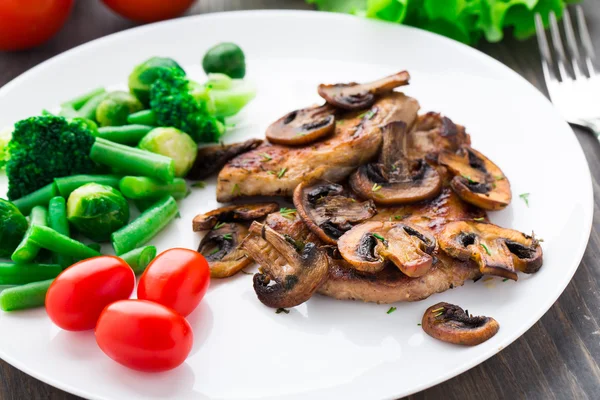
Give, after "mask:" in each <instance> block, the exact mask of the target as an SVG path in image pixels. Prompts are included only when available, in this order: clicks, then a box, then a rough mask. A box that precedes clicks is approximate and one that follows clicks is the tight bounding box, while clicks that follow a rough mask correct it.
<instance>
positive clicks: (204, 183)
mask: <svg viewBox="0 0 600 400" xmlns="http://www.w3.org/2000/svg"><path fill="white" fill-rule="evenodd" d="M192 187H195V188H200V189H204V188H205V187H206V182H203V181H198V182H195V183H192Z"/></svg>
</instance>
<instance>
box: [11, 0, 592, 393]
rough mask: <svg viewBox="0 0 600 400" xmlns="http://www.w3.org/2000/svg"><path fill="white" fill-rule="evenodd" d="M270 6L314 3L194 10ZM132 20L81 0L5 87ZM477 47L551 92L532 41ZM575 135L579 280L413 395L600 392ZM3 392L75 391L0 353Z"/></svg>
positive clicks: (204, 7) (225, 0)
mask: <svg viewBox="0 0 600 400" xmlns="http://www.w3.org/2000/svg"><path fill="white" fill-rule="evenodd" d="M267 8H270V9H277V8H279V9H283V8H285V9H311V8H312V7H311V6H309V5H307V4H305V3H304V1H302V0H200V1H199V2H198V3H196V5H195V6H194V7H193V9H192V10H190V12H189V14H200V13H209V12H216V11H229V10H244V9H267ZM584 8H585V14H586V18H587V20H588V24H589V25H590V29H591V34H592V36H593V38H594V40H595V46H596V49H597V53H598V54H600V1H599V0H586V1H585V2H584ZM133 26H135V24H134V23H133V22H130V21H127V20H125V19H123V18H121V17H119V16H117V15H115V14H113V13H111V12H110V11H109V10H107V9H106V8H105V7H103V6H102V4H100V2H99V1H97V0H85V1H81V0H80V1H78V2H77V4H76V6H75V8H74V10H73V15H72V16H71V19H70V20H69V22H68V23H67V25H66V26H65V27H64V29H63V30H62V31H61V32H60V33H59V34H58V35H57V36H56V37H54V38H53V39H52V40H51V41H50V42H48V43H46V44H45V45H43V46H42V47H39V48H36V49H34V50H31V51H27V52H20V53H0V86H3V85H4V84H6V83H7V82H9V81H10V80H11V79H13V78H15V77H16V76H17V75H19V74H21V73H23V72H25V71H26V70H28V69H29V68H31V67H33V66H35V65H37V64H39V63H41V62H42V61H44V60H47V59H48V58H50V57H53V56H55V55H57V54H59V53H62V52H63V51H65V50H68V49H70V48H72V47H75V46H77V45H80V44H82V43H85V42H88V41H90V40H93V39H96V38H99V37H102V36H105V35H108V34H110V33H113V32H118V31H121V30H124V29H127V28H130V27H133ZM479 48H480V50H482V51H483V52H485V53H487V54H489V55H491V56H492V57H494V58H496V59H497V60H499V61H501V62H502V63H504V64H506V65H508V66H509V67H510V68H512V69H514V70H515V71H517V72H518V73H520V74H521V75H523V76H524V77H525V78H526V79H527V80H529V81H530V82H531V83H532V84H534V85H535V86H536V87H538V88H539V89H540V90H542V91H543V92H544V93H546V91H545V88H544V83H543V77H542V73H541V67H540V61H539V56H538V50H537V45H536V43H535V41H534V40H528V41H523V42H519V41H516V40H512V39H507V40H505V41H504V42H502V43H501V44H489V43H481V44H480V46H479ZM599 95H600V93H599ZM4 111H5V110H4ZM598 111H599V112H600V110H598ZM575 134H576V136H577V138H578V139H579V141H580V142H581V145H582V147H583V149H584V152H585V155H586V157H587V160H588V163H589V165H590V168H591V171H592V176H593V177H594V178H593V179H594V182H593V185H594V194H595V207H594V211H595V212H594V227H593V230H592V235H591V238H590V241H589V244H588V247H587V250H586V252H585V255H584V257H583V261H582V262H581V265H580V266H579V269H578V271H577V273H576V274H575V277H574V279H573V280H572V281H571V283H570V284H569V286H568V287H567V289H566V290H565V292H564V293H563V295H562V296H561V297H560V299H559V300H558V301H557V302H556V303H555V304H554V306H553V307H552V308H551V309H550V310H549V311H548V312H547V313H546V315H544V317H543V318H542V319H541V320H540V321H539V322H538V323H537V324H535V325H534V326H533V327H532V328H531V329H530V330H529V331H528V332H527V333H526V334H525V335H523V336H522V337H521V338H519V339H518V340H517V341H515V342H514V343H513V344H512V345H510V347H508V348H506V349H504V350H503V351H502V352H500V353H499V354H498V355H496V356H494V357H492V358H491V359H489V360H488V361H486V362H484V363H483V364H481V365H479V366H477V367H475V368H473V369H471V370H470V371H468V372H465V373H464V374H462V375H460V376H458V377H456V378H454V379H451V380H449V381H446V382H444V383H442V384H440V385H437V386H435V387H433V388H430V389H428V390H425V391H423V392H421V393H418V394H415V395H413V396H410V398H411V399H486V400H493V399H590V400H595V399H600V366H599V361H600V326H599V325H600V292H599V285H600V212H599V207H600V201H599V200H598V199H600V143H599V142H598V141H597V140H596V139H595V138H594V137H593V136H592V135H591V134H590V133H588V132H585V131H583V130H579V129H575ZM565 234H568V232H565ZM517 312H519V310H515V313H517ZM0 334H1V333H0ZM423 373H427V372H426V371H423ZM0 399H57V400H58V399H77V397H76V396H72V395H70V394H68V393H65V392H63V391H61V390H58V389H55V388H53V387H51V386H48V385H46V384H45V383H42V382H40V381H38V380H36V379H34V378H32V377H30V376H28V375H26V374H25V373H23V372H21V371H19V370H17V369H15V368H13V367H12V366H10V365H8V364H7V363H5V362H3V361H1V360H0Z"/></svg>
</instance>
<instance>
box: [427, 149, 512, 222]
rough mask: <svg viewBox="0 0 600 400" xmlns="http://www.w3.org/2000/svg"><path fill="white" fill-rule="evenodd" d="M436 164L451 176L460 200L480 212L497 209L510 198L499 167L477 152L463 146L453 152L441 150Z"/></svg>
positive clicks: (504, 205) (508, 186)
mask: <svg viewBox="0 0 600 400" xmlns="http://www.w3.org/2000/svg"><path fill="white" fill-rule="evenodd" d="M438 162H439V163H440V164H442V165H444V166H446V167H447V168H448V169H449V170H450V172H452V173H453V174H454V175H455V176H454V178H452V181H451V182H450V186H451V187H452V189H453V190H454V191H455V192H456V194H458V195H459V196H460V197H461V198H462V199H463V200H464V201H466V202H467V203H471V204H473V205H476V206H477V207H481V208H483V209H484V210H501V209H503V208H505V207H506V206H508V204H509V203H510V200H511V198H512V194H511V190H510V183H509V182H508V179H507V178H506V176H505V175H504V173H503V172H502V170H501V169H500V168H498V166H497V165H496V164H494V163H493V162H491V161H490V160H489V159H488V158H487V157H485V156H484V155H483V154H481V153H480V152H478V151H477V150H475V149H473V148H471V147H469V146H464V147H461V148H460V149H458V151H456V152H455V153H453V152H449V151H444V152H441V153H440V155H439V157H438Z"/></svg>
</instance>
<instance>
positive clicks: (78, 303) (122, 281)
mask: <svg viewBox="0 0 600 400" xmlns="http://www.w3.org/2000/svg"><path fill="white" fill-rule="evenodd" d="M134 287H135V275H134V273H133V270H132V269H131V267H130V266H129V265H127V263H126V262H125V261H123V260H121V259H120V258H117V257H112V256H101V257H94V258H90V259H88V260H84V261H80V262H78V263H76V264H74V265H72V266H70V267H69V268H67V269H66V270H64V271H63V272H62V273H61V274H60V275H58V276H57V277H56V279H55V280H54V282H52V284H51V285H50V288H49V289H48V293H46V311H47V312H48V315H49V316H50V319H51V320H52V322H54V323H55V324H56V325H58V326H59V327H60V328H62V329H65V330H68V331H84V330H87V329H93V328H94V327H95V326H96V322H97V321H98V317H99V316H100V313H101V312H102V310H103V309H104V307H106V306H107V305H109V304H110V303H113V302H115V301H117V300H123V299H128V298H129V296H130V295H131V292H133V288H134Z"/></svg>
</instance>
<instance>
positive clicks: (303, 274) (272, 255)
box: [242, 222, 329, 308]
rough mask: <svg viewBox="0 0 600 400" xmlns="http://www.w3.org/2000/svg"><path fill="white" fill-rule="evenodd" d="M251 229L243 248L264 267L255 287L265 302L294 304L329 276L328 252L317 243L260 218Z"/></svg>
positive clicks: (270, 305)
mask: <svg viewBox="0 0 600 400" xmlns="http://www.w3.org/2000/svg"><path fill="white" fill-rule="evenodd" d="M250 232H251V234H250V235H249V236H248V237H247V238H246V239H245V240H244V242H243V243H242V248H243V249H244V250H245V251H246V253H247V254H248V255H249V256H250V257H251V258H253V259H254V260H255V261H256V262H257V263H258V264H259V265H260V267H261V269H259V271H260V272H259V273H258V274H255V275H254V291H255V292H256V295H257V296H258V299H259V300H260V301H261V302H262V303H263V304H264V305H266V306H268V307H273V308H289V307H295V306H297V305H299V304H302V303H304V302H305V301H306V300H308V299H309V298H310V297H311V296H312V295H313V293H314V292H315V291H316V290H317V289H318V288H319V286H321V284H323V282H324V281H325V280H326V279H327V271H328V265H329V264H328V260H327V255H326V253H325V250H323V249H321V248H319V247H317V246H316V245H315V244H314V243H310V242H307V243H304V242H300V241H297V240H294V239H293V238H292V237H291V236H288V235H281V234H279V233H277V232H275V231H274V230H273V229H271V228H270V227H269V226H267V225H263V224H260V223H258V222H253V223H252V225H251V226H250Z"/></svg>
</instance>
